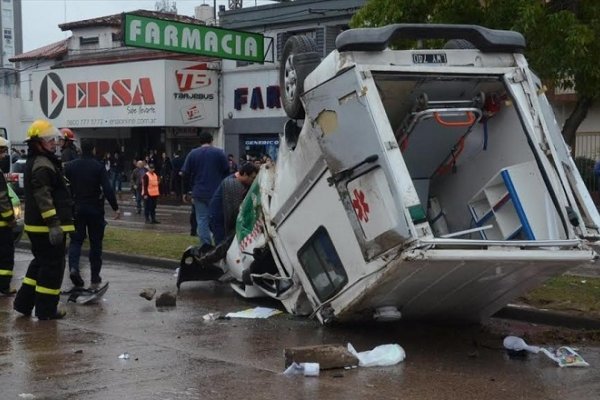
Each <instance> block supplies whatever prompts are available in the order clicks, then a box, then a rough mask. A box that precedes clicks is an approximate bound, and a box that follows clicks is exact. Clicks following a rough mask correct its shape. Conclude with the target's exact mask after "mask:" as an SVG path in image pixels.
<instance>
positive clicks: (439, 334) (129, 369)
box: [0, 251, 600, 400]
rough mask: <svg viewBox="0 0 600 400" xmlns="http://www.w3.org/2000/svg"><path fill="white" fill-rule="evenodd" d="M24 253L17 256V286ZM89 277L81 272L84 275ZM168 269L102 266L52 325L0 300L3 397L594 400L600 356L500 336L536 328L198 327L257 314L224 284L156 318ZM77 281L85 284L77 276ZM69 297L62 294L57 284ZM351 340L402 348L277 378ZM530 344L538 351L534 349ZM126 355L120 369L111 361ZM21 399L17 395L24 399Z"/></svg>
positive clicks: (589, 349) (189, 292) (171, 282)
mask: <svg viewBox="0 0 600 400" xmlns="http://www.w3.org/2000/svg"><path fill="white" fill-rule="evenodd" d="M29 259H30V256H29V254H28V252H26V251H19V252H18V253H17V260H18V261H17V266H16V273H15V277H16V279H15V280H16V282H15V283H16V284H19V285H20V278H21V277H22V276H23V275H24V272H25V269H26V266H27V263H28V261H29ZM83 269H84V271H86V267H83ZM173 272H174V271H172V270H166V269H159V268H149V267H144V266H140V265H125V264H121V263H114V262H110V263H105V267H104V269H103V274H102V275H103V278H104V280H105V281H110V289H109V291H108V292H107V293H106V295H105V298H104V300H103V301H102V302H100V303H99V304H95V305H88V306H81V305H74V304H68V305H67V310H68V312H69V314H68V315H67V317H66V319H64V320H60V321H37V320H36V319H35V318H26V317H20V316H18V314H17V313H15V312H13V311H12V309H11V305H12V299H10V298H0V332H1V333H0V388H2V393H1V394H0V398H1V399H19V398H24V397H23V396H24V395H32V396H34V397H31V396H29V397H25V398H36V399H120V398H123V399H238V398H246V399H274V400H275V399H276V400H280V399H305V398H310V399H564V398H577V399H597V398H599V397H600V370H599V369H598V366H599V365H600V347H596V346H590V345H587V344H586V343H585V342H580V343H555V344H556V345H565V344H569V345H572V346H577V347H578V348H579V352H580V354H581V355H582V356H583V357H584V358H585V359H586V360H587V361H588V362H589V363H590V364H591V367H590V368H582V369H560V368H559V367H557V366H556V365H555V364H554V363H553V362H551V361H550V360H548V359H546V358H545V357H544V356H542V355H532V356H530V357H529V358H528V359H526V360H512V359H509V358H508V357H507V356H506V354H505V353H504V352H503V351H502V349H501V343H502V338H503V335H504V334H507V333H512V334H517V335H522V334H523V333H524V332H531V331H532V330H542V328H541V327H535V326H531V325H529V324H524V323H514V322H510V323H509V322H506V321H499V320H494V321H491V322H490V323H487V324H485V325H482V326H471V327H451V326H450V327H448V326H446V327H443V326H435V325H409V324H402V323H395V324H391V325H389V324H384V325H365V326H334V327H322V326H320V325H319V324H318V323H317V322H315V321H312V320H307V319H304V318H294V317H292V316H289V315H287V314H283V315H279V316H275V317H271V318H270V319H266V320H245V319H230V320H217V321H204V320H203V318H202V316H203V315H205V314H207V313H209V312H223V313H226V312H230V311H239V310H243V309H246V308H250V307H254V306H256V305H261V306H271V307H277V304H276V303H272V302H268V301H261V302H256V301H253V302H249V301H246V300H244V299H241V298H239V297H237V296H235V295H234V294H233V292H232V290H231V289H229V288H228V287H227V286H226V285H223V284H216V283H208V282H205V283H201V282H189V283H184V284H183V285H182V289H181V291H180V292H179V295H178V298H177V306H176V307H174V308H170V309H164V310H158V309H157V308H156V307H155V304H154V302H153V301H152V302H149V301H147V300H145V299H143V298H141V297H139V295H138V294H139V292H140V290H141V289H142V288H146V287H153V288H156V289H157V290H158V292H162V291H165V290H175V277H174V276H173ZM84 277H85V276H84ZM64 286H65V288H66V287H67V286H68V284H67V282H65V285H64ZM348 342H350V343H352V344H353V345H354V347H355V348H356V349H357V350H358V351H364V350H369V349H372V348H374V347H375V346H377V345H380V344H385V343H398V344H400V345H401V346H402V347H403V348H404V350H405V351H406V354H407V358H406V360H405V361H404V362H403V363H401V364H398V365H396V366H393V367H385V368H384V367H380V368H358V369H353V370H332V371H321V375H320V376H319V377H318V378H305V377H303V376H296V377H291V378H290V377H285V376H283V375H282V374H281V373H282V371H283V369H284V366H283V349H284V348H286V347H294V346H306V345H318V344H326V343H327V344H331V343H338V344H346V343H348ZM532 344H534V343H532ZM125 352H128V353H129V354H130V358H129V359H128V360H122V359H119V355H120V354H122V353H125ZM20 395H21V397H20Z"/></svg>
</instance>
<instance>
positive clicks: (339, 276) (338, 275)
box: [298, 226, 348, 301]
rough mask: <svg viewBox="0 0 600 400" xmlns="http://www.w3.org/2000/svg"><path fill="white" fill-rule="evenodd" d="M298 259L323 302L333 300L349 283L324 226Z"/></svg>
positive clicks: (301, 250) (317, 231)
mask: <svg viewBox="0 0 600 400" xmlns="http://www.w3.org/2000/svg"><path fill="white" fill-rule="evenodd" d="M298 259H299V260H300V264H301V265H302V268H303V269H304V272H305V273H306V275H307V277H308V279H309V280H310V284H311V285H312V287H313V289H314V291H315V293H316V295H317V297H318V298H319V300H321V301H324V300H327V299H329V298H331V297H332V296H333V295H335V294H336V293H338V292H339V291H340V290H341V289H342V288H343V287H344V286H345V285H346V283H348V275H346V271H345V270H344V266H343V265H342V261H341V260H340V257H339V256H338V253H337V252H336V250H335V247H334V245H333V242H332V241H331V238H330V237H329V234H328V233H327V230H326V229H325V227H323V226H320V227H319V228H318V229H317V230H316V232H315V233H314V234H313V235H312V236H311V237H310V239H308V241H307V242H306V243H305V244H304V246H302V248H301V249H300V250H299V251H298Z"/></svg>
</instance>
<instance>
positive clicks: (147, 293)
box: [140, 288, 156, 301]
mask: <svg viewBox="0 0 600 400" xmlns="http://www.w3.org/2000/svg"><path fill="white" fill-rule="evenodd" d="M155 294H156V289H154V288H144V289H142V291H141V292H140V297H143V298H145V299H146V300H148V301H150V300H152V298H153V297H154V295H155Z"/></svg>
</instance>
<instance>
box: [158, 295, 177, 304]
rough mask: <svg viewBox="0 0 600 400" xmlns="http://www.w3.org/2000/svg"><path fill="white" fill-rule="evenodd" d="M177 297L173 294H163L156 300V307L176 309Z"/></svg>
mask: <svg viewBox="0 0 600 400" xmlns="http://www.w3.org/2000/svg"><path fill="white" fill-rule="evenodd" d="M176 305H177V296H176V295H175V293H173V292H163V293H161V294H160V295H159V296H158V297H157V298H156V307H175V306H176Z"/></svg>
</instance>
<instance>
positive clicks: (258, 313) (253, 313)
mask: <svg viewBox="0 0 600 400" xmlns="http://www.w3.org/2000/svg"><path fill="white" fill-rule="evenodd" d="M281 313H282V312H281V311H280V310H277V309H275V308H268V307H255V308H249V309H247V310H244V311H238V312H230V313H227V315H225V316H226V317H230V318H269V317H271V316H273V315H277V314H281Z"/></svg>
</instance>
